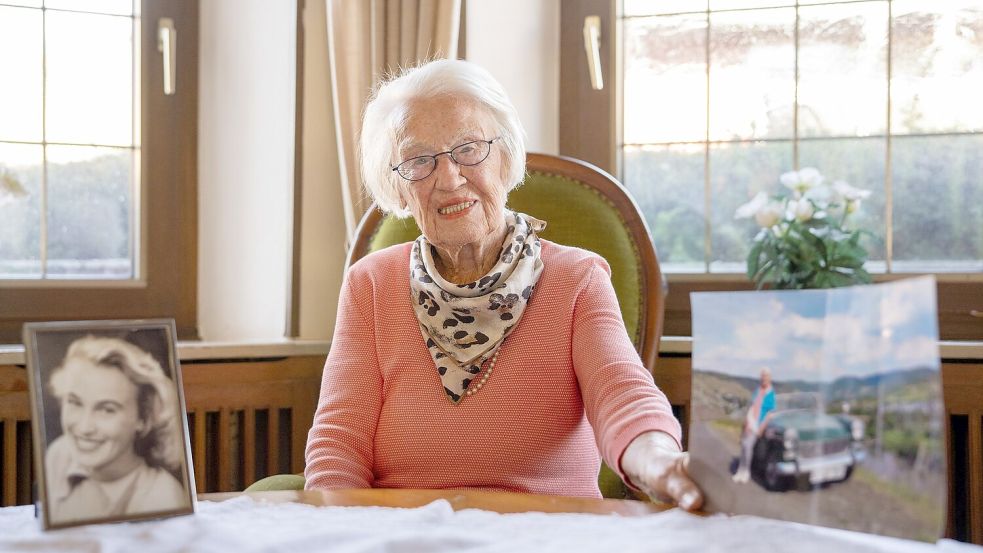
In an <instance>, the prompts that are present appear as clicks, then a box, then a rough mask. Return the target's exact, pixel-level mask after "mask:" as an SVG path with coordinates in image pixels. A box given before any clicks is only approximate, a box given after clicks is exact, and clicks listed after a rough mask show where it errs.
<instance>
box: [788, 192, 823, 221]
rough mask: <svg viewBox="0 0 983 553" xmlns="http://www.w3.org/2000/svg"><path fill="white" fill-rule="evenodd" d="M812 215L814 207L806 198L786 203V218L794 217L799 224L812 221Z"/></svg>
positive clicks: (814, 211) (814, 210)
mask: <svg viewBox="0 0 983 553" xmlns="http://www.w3.org/2000/svg"><path fill="white" fill-rule="evenodd" d="M814 213H816V208H815V206H813V205H812V202H810V201H809V200H808V199H806V198H801V199H799V200H792V201H790V202H789V203H788V217H789V218H792V217H794V218H795V219H796V220H797V221H799V222H800V223H801V222H805V221H808V220H809V219H812V216H813V214H814Z"/></svg>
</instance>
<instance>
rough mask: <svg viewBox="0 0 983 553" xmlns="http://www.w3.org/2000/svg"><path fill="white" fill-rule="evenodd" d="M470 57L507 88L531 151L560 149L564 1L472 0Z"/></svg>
mask: <svg viewBox="0 0 983 553" xmlns="http://www.w3.org/2000/svg"><path fill="white" fill-rule="evenodd" d="M465 12H466V16H467V21H466V25H467V32H466V40H467V46H466V49H467V51H466V55H467V59H468V60H470V61H473V62H475V63H478V64H480V65H482V66H483V67H484V68H485V69H488V70H489V71H491V73H492V75H494V76H495V78H496V79H498V81H499V82H501V83H502V85H503V86H504V87H505V90H506V92H508V94H509V98H510V99H511V100H512V103H513V104H515V107H516V109H518V111H519V118H520V119H521V120H522V124H523V125H524V126H525V128H526V135H527V137H528V143H527V146H526V147H527V149H528V150H529V151H530V152H542V153H547V154H556V153H559V149H560V148H559V113H560V0H534V1H532V2H530V1H529V0H496V1H490V0H468V4H467V9H466V10H465Z"/></svg>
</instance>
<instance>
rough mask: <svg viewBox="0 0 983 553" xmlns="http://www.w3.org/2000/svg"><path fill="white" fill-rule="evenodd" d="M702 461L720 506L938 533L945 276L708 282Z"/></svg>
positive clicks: (701, 313) (699, 313)
mask: <svg viewBox="0 0 983 553" xmlns="http://www.w3.org/2000/svg"><path fill="white" fill-rule="evenodd" d="M691 298H692V305H693V386H692V390H693V399H692V404H691V406H692V416H691V421H690V422H691V424H690V434H689V446H690V456H691V457H690V471H691V473H692V474H693V477H694V478H695V479H696V480H697V482H699V483H700V484H701V486H702V488H703V489H704V490H706V491H707V501H706V504H705V507H706V509H707V510H710V511H723V512H728V513H740V514H752V515H757V516H764V517H771V518H777V519H783V520H790V521H795V522H804V523H809V524H816V525H821V526H829V527H833V528H844V529H848V530H855V531H861V532H869V533H873V534H882V535H888V536H895V537H900V538H907V539H915V540H923V541H928V542H933V543H934V542H935V541H936V540H937V539H938V538H939V537H940V536H941V535H942V532H943V529H944V527H945V515H946V498H947V490H948V489H949V485H948V481H947V475H948V470H947V467H946V455H945V447H944V440H945V436H944V432H943V431H944V425H945V408H944V406H943V401H942V379H941V367H940V361H939V349H938V329H937V326H936V321H937V318H936V308H935V305H936V304H935V301H936V300H935V280H934V279H933V278H932V277H918V278H909V279H903V280H896V281H892V282H887V283H883V284H874V285H869V286H853V287H848V288H834V289H829V290H786V291H759V292H719V293H695V294H693V295H692V296H691Z"/></svg>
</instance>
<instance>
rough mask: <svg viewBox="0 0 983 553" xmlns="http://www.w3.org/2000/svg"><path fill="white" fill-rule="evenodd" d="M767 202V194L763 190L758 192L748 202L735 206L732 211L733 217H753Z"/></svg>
mask: <svg viewBox="0 0 983 553" xmlns="http://www.w3.org/2000/svg"><path fill="white" fill-rule="evenodd" d="M767 204H768V194H765V193H764V192H758V195H757V196H755V197H754V198H752V199H751V201H750V202H748V203H746V204H744V205H742V206H741V207H739V208H737V211H735V212H734V218H735V219H748V218H750V217H754V216H755V215H756V214H757V213H758V211H759V210H761V208H763V207H764V206H765V205H767Z"/></svg>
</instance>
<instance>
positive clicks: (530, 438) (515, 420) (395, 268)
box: [305, 240, 680, 497]
mask: <svg viewBox="0 0 983 553" xmlns="http://www.w3.org/2000/svg"><path fill="white" fill-rule="evenodd" d="M542 242H543V247H542V260H543V264H544V268H543V273H542V276H541V277H540V280H539V283H538V284H537V286H536V290H535V292H534V293H533V296H532V298H531V299H530V301H529V304H528V306H527V307H526V311H525V313H524V314H523V316H522V319H521V320H520V321H519V323H518V326H516V328H515V329H513V331H512V333H511V334H510V335H509V336H508V338H506V340H505V342H504V343H503V345H502V347H501V349H500V351H499V355H498V361H497V363H496V364H495V371H494V373H493V374H492V375H491V377H490V378H489V379H488V382H487V383H486V384H485V385H484V386H483V387H482V388H481V390H480V391H479V392H478V393H476V394H475V395H473V396H466V397H465V398H464V399H463V400H462V401H461V402H460V403H459V404H457V405H454V404H453V403H452V402H451V401H450V400H449V399H448V398H447V397H446V395H445V394H444V390H443V387H442V384H441V381H440V376H439V375H438V374H437V370H436V368H435V367H434V363H433V360H432V359H431V357H430V354H429V352H428V351H427V348H426V344H425V343H424V339H423V336H422V334H421V332H420V327H419V324H418V323H417V319H416V316H415V315H414V313H413V306H412V304H411V301H412V299H411V294H410V288H409V255H410V246H411V244H399V245H396V246H392V247H389V248H386V249H384V250H381V251H378V252H376V253H373V254H371V255H369V256H366V257H365V258H363V259H362V260H360V261H359V262H358V263H355V264H354V265H353V266H352V267H351V269H350V270H349V271H348V274H347V276H346V278H345V282H344V284H343V287H342V290H341V296H340V298H339V301H338V319H337V324H336V326H335V333H334V339H333V341H332V342H331V352H330V354H329V355H328V358H327V361H326V363H325V366H324V376H323V380H322V383H321V395H320V400H319V402H318V407H317V411H316V413H315V415H314V424H313V427H312V428H311V430H310V434H309V436H308V439H307V452H306V457H307V459H306V461H307V468H306V474H305V476H306V478H307V488H308V489H326V488H366V487H378V488H491V489H499V490H507V491H518V492H530V493H539V494H550V495H567V496H582V497H600V491H599V490H598V487H597V474H598V470H599V468H600V459H601V457H603V458H604V460H605V461H606V462H607V463H608V465H609V466H610V467H612V468H614V469H615V470H616V471H617V472H618V473H619V475H621V476H622V478H624V475H623V474H622V473H621V470H620V460H621V455H622V454H623V453H624V451H625V448H626V447H627V446H628V444H629V442H631V441H632V440H633V439H634V438H635V437H636V436H638V435H639V434H641V433H643V432H647V431H650V430H658V431H663V432H666V433H669V434H670V435H672V436H673V437H674V438H675V439H676V441H677V442H678V441H679V438H680V427H679V423H678V422H677V421H676V419H675V418H674V417H673V415H672V411H671V409H670V406H669V402H668V401H667V400H666V397H665V395H664V394H663V393H662V392H661V391H660V390H659V389H658V388H656V386H655V384H654V382H653V380H652V376H651V375H650V374H649V372H648V371H647V370H646V369H645V367H644V366H643V365H642V363H641V361H640V359H639V357H638V354H637V353H636V351H635V349H634V347H633V346H632V343H631V340H630V339H629V338H628V334H627V332H626V331H625V325H624V322H623V321H622V318H621V311H620V310H619V308H618V300H617V298H616V296H615V293H614V288H613V287H612V286H611V279H610V268H609V267H608V264H607V263H606V262H605V261H604V259H602V258H601V257H599V256H597V255H595V254H593V253H590V252H588V251H585V250H581V249H577V248H571V247H566V246H561V245H558V244H554V243H551V242H548V241H546V240H543V241H542ZM599 453H600V456H599Z"/></svg>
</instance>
